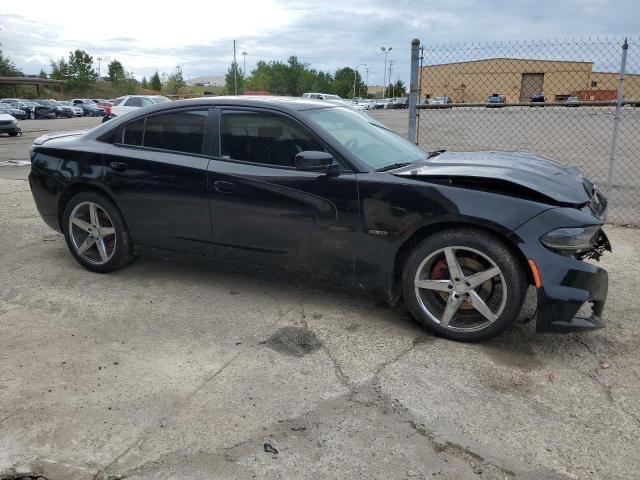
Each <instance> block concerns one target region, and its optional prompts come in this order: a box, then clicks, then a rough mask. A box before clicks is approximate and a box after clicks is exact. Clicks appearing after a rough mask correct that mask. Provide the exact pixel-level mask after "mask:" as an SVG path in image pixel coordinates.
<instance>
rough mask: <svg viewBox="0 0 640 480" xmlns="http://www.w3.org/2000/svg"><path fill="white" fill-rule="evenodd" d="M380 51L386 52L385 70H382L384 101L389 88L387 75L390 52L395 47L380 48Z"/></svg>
mask: <svg viewBox="0 0 640 480" xmlns="http://www.w3.org/2000/svg"><path fill="white" fill-rule="evenodd" d="M380 50H382V51H383V52H384V70H382V99H383V100H384V97H385V93H386V88H387V79H386V75H387V55H388V54H389V52H390V51H391V50H393V47H389V48H387V47H380Z"/></svg>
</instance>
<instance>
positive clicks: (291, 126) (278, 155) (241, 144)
mask: <svg viewBox="0 0 640 480" xmlns="http://www.w3.org/2000/svg"><path fill="white" fill-rule="evenodd" d="M220 137H221V138H220V143H221V152H222V157H223V158H229V159H233V160H242V161H245V162H253V163H262V164H266V165H276V166H282V167H295V157H296V155H297V154H298V153H300V152H303V151H309V150H316V151H318V150H319V151H325V149H324V148H323V147H322V145H321V144H320V143H318V142H317V141H316V140H315V139H314V138H313V136H312V135H311V132H309V131H308V130H307V129H306V128H304V127H303V126H301V125H299V124H298V123H296V122H294V121H293V120H291V119H290V118H288V117H284V116H282V115H276V114H272V113H268V112H239V111H238V112H234V111H227V112H223V113H222V119H221V123H220Z"/></svg>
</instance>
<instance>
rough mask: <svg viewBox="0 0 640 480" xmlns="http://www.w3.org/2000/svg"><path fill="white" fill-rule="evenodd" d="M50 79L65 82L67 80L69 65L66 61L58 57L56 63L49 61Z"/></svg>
mask: <svg viewBox="0 0 640 480" xmlns="http://www.w3.org/2000/svg"><path fill="white" fill-rule="evenodd" d="M50 65H51V78H53V79H55V80H67V79H68V78H69V65H68V64H67V61H66V60H65V59H64V58H62V57H60V58H59V59H58V60H57V61H56V60H53V59H52V60H51V61H50Z"/></svg>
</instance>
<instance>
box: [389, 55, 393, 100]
mask: <svg viewBox="0 0 640 480" xmlns="http://www.w3.org/2000/svg"><path fill="white" fill-rule="evenodd" d="M392 68H393V60H389V83H391V69H392ZM391 88H392V90H391V97H392V98H393V96H394V95H393V93H394V91H393V86H392V87H391Z"/></svg>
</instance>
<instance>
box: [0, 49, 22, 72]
mask: <svg viewBox="0 0 640 480" xmlns="http://www.w3.org/2000/svg"><path fill="white" fill-rule="evenodd" d="M21 75H22V72H21V71H20V70H18V69H17V68H16V65H15V63H13V61H12V60H11V59H10V58H9V57H7V56H6V55H4V53H2V50H0V76H3V77H19V76H21Z"/></svg>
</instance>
